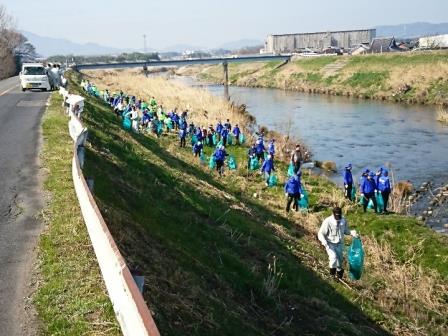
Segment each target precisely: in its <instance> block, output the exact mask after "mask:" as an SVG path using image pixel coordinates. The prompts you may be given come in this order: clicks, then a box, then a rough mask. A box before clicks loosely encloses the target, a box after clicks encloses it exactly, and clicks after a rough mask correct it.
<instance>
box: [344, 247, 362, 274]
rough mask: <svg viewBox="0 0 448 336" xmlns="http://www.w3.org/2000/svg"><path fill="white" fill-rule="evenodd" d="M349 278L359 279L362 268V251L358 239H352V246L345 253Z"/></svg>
mask: <svg viewBox="0 0 448 336" xmlns="http://www.w3.org/2000/svg"><path fill="white" fill-rule="evenodd" d="M347 258H348V265H349V269H348V272H349V276H350V279H352V280H359V279H361V274H362V268H363V266H364V249H363V248H362V242H361V239H360V238H353V240H352V244H351V245H350V247H349V248H348V251H347Z"/></svg>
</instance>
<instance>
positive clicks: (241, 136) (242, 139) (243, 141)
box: [239, 133, 246, 144]
mask: <svg viewBox="0 0 448 336" xmlns="http://www.w3.org/2000/svg"><path fill="white" fill-rule="evenodd" d="M239 140H240V144H244V143H245V142H246V137H245V136H244V134H243V133H240V138H239Z"/></svg>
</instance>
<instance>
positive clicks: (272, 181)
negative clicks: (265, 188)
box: [268, 174, 278, 187]
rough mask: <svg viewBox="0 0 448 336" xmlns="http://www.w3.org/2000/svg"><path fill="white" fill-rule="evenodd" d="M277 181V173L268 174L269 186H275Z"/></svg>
mask: <svg viewBox="0 0 448 336" xmlns="http://www.w3.org/2000/svg"><path fill="white" fill-rule="evenodd" d="M277 183H278V178H277V175H275V174H271V176H269V181H268V185H269V187H275V186H276V185H277Z"/></svg>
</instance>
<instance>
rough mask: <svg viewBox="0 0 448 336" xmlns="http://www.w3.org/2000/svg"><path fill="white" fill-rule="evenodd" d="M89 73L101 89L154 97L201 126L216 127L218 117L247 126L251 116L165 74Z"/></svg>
mask: <svg viewBox="0 0 448 336" xmlns="http://www.w3.org/2000/svg"><path fill="white" fill-rule="evenodd" d="M85 74H86V75H87V76H88V77H89V79H90V80H91V81H92V82H94V83H95V84H96V85H98V87H100V88H101V89H106V88H107V89H109V90H111V91H112V92H116V91H119V90H123V91H124V92H127V93H132V94H133V95H136V96H137V98H138V99H143V100H145V101H149V99H150V98H151V96H154V97H156V99H157V101H158V103H159V104H162V105H163V107H164V109H165V110H166V111H170V110H171V109H174V108H175V107H177V108H178V110H179V111H182V110H185V109H188V111H189V117H190V119H192V120H193V121H194V122H195V124H197V125H200V126H204V127H208V125H210V124H212V125H213V126H215V125H216V122H217V121H218V120H221V121H223V122H224V121H225V120H226V119H227V118H229V119H230V120H231V122H232V125H235V124H239V125H240V126H242V127H244V125H246V124H247V118H248V116H246V115H244V114H243V113H240V112H239V110H238V108H236V107H234V106H232V105H230V104H229V103H228V102H227V101H226V100H225V99H224V98H218V97H215V96H212V95H210V93H209V92H208V91H206V90H205V89H197V88H190V87H188V86H186V85H184V84H182V83H179V82H175V81H170V80H168V79H165V78H162V77H149V78H147V77H145V76H144V75H143V74H142V73H140V72H139V71H136V70H125V71H120V72H118V71H104V70H101V71H96V70H92V71H86V72H85Z"/></svg>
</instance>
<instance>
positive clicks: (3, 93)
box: [0, 84, 19, 96]
mask: <svg viewBox="0 0 448 336" xmlns="http://www.w3.org/2000/svg"><path fill="white" fill-rule="evenodd" d="M18 86H19V84H17V85H14V86H13V87H10V88H9V89H7V90H5V91H3V92H2V93H0V96H3V95H5V94H7V93H8V92H9V91H11V90H12V89H15V88H16V87H18Z"/></svg>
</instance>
